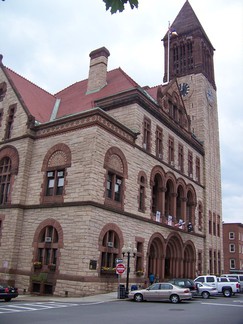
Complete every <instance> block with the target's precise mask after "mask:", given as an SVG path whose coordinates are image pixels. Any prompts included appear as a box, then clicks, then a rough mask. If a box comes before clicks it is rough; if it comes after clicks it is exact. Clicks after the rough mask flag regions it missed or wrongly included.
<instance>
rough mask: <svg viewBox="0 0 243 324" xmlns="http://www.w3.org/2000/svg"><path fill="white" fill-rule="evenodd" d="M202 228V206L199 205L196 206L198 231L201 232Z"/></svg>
mask: <svg viewBox="0 0 243 324" xmlns="http://www.w3.org/2000/svg"><path fill="white" fill-rule="evenodd" d="M202 228H203V208H202V204H201V203H199V205H198V230H199V231H202Z"/></svg>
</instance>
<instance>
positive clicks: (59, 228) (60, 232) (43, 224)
mask: <svg viewBox="0 0 243 324" xmlns="http://www.w3.org/2000/svg"><path fill="white" fill-rule="evenodd" d="M47 226H53V227H54V228H55V229H56V230H57V233H58V248H59V249H60V248H63V245H64V244H63V230H62V226H61V225H60V223H59V222H58V221H57V220H55V219H53V218H48V219H45V220H44V221H43V222H41V223H40V224H39V225H38V227H37V229H36V230H35V235H34V238H33V244H32V246H33V247H34V248H36V247H37V245H38V238H39V235H40V232H41V231H42V230H43V228H45V227H47Z"/></svg>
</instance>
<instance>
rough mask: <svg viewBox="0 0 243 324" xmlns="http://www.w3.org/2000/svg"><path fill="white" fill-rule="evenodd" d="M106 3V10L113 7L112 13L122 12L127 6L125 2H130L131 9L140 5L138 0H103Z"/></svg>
mask: <svg viewBox="0 0 243 324" xmlns="http://www.w3.org/2000/svg"><path fill="white" fill-rule="evenodd" d="M103 1H104V2H105V4H106V10H109V9H111V14H113V13H116V12H117V11H120V12H122V11H123V10H124V9H125V7H124V4H125V3H127V2H129V4H130V7H131V9H133V8H134V7H136V8H137V7H138V0H103Z"/></svg>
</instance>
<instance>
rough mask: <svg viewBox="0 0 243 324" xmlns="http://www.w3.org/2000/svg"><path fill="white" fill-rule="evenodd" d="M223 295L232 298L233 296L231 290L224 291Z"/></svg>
mask: <svg viewBox="0 0 243 324" xmlns="http://www.w3.org/2000/svg"><path fill="white" fill-rule="evenodd" d="M223 295H224V297H231V296H232V291H231V289H224V291H223Z"/></svg>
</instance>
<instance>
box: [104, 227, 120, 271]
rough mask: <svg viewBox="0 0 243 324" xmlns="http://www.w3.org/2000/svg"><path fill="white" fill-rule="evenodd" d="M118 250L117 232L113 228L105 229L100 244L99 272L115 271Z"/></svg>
mask: <svg viewBox="0 0 243 324" xmlns="http://www.w3.org/2000/svg"><path fill="white" fill-rule="evenodd" d="M119 250H120V242H119V237H118V234H117V233H116V232H115V231H113V230H109V231H107V232H106V233H105V235H104V237H103V240H102V246H101V273H104V274H109V273H115V267H116V259H117V258H118V256H119Z"/></svg>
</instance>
